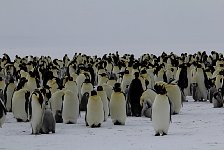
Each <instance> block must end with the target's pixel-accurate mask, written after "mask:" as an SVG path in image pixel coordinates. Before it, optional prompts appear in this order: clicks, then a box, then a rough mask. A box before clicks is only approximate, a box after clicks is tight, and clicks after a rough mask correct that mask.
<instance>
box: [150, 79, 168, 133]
mask: <svg viewBox="0 0 224 150" xmlns="http://www.w3.org/2000/svg"><path fill="white" fill-rule="evenodd" d="M165 86H166V83H164V82H157V83H156V84H155V86H154V89H155V91H156V93H157V95H156V97H155V100H154V102H153V105H152V125H153V127H154V130H155V136H160V135H162V136H163V135H167V133H168V129H169V125H170V122H171V113H170V103H169V99H168V97H167V95H166V94H167V91H166V87H165Z"/></svg>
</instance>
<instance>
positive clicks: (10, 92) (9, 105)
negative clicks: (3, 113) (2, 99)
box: [6, 84, 16, 111]
mask: <svg viewBox="0 0 224 150" xmlns="http://www.w3.org/2000/svg"><path fill="white" fill-rule="evenodd" d="M15 88H16V86H15V84H9V85H8V88H7V93H6V94H7V100H6V109H7V110H8V111H11V109H12V96H13V93H14V90H15Z"/></svg>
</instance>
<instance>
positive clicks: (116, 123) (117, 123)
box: [114, 121, 122, 125]
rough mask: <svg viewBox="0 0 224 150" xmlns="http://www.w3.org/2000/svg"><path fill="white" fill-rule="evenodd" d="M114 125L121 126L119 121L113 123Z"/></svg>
mask: <svg viewBox="0 0 224 150" xmlns="http://www.w3.org/2000/svg"><path fill="white" fill-rule="evenodd" d="M114 125H122V123H121V122H119V121H115V122H114Z"/></svg>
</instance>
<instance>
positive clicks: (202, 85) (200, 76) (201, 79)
mask: <svg viewBox="0 0 224 150" xmlns="http://www.w3.org/2000/svg"><path fill="white" fill-rule="evenodd" d="M196 70H197V71H196V82H197V84H198V89H199V92H200V94H201V100H202V101H203V99H204V100H205V101H206V100H207V95H208V85H207V83H208V78H207V76H206V74H205V73H204V70H203V68H202V66H201V64H198V65H197V69H196Z"/></svg>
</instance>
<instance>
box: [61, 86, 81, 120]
mask: <svg viewBox="0 0 224 150" xmlns="http://www.w3.org/2000/svg"><path fill="white" fill-rule="evenodd" d="M64 93H65V95H64V101H63V109H62V119H63V122H64V123H66V124H74V123H77V119H78V117H79V99H78V95H77V93H76V94H75V93H74V92H72V91H70V90H65V91H64Z"/></svg>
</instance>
